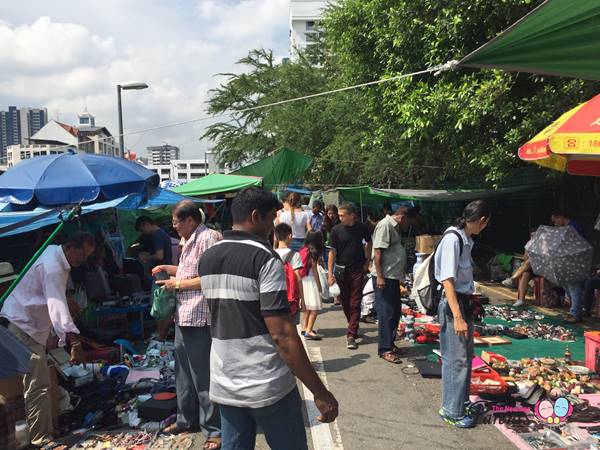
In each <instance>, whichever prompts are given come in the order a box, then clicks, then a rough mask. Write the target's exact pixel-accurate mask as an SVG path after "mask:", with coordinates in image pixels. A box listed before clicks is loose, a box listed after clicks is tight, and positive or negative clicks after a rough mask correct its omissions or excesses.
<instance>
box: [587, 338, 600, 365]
mask: <svg viewBox="0 0 600 450" xmlns="http://www.w3.org/2000/svg"><path fill="white" fill-rule="evenodd" d="M584 336H585V367H587V368H588V369H590V370H591V371H592V372H597V370H596V369H598V370H600V367H596V356H598V355H597V354H596V352H598V353H600V331H586V332H585V333H584Z"/></svg>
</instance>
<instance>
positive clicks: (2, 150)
mask: <svg viewBox="0 0 600 450" xmlns="http://www.w3.org/2000/svg"><path fill="white" fill-rule="evenodd" d="M47 122H48V110H47V109H46V108H20V109H19V108H17V107H16V106H9V107H8V111H0V162H4V161H5V158H6V148H7V147H8V146H9V145H18V144H23V145H25V144H28V143H29V142H28V139H29V137H31V136H32V135H33V134H35V133H37V132H38V131H39V130H40V129H41V128H42V127H43V126H44V125H46V123H47Z"/></svg>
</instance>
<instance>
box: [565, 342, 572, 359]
mask: <svg viewBox="0 0 600 450" xmlns="http://www.w3.org/2000/svg"><path fill="white" fill-rule="evenodd" d="M571 356H572V354H571V350H569V346H568V345H567V348H566V349H565V361H566V362H570V361H571Z"/></svg>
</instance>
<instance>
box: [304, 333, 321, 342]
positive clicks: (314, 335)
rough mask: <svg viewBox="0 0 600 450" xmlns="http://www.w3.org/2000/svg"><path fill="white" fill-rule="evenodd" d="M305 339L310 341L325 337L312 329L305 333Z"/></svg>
mask: <svg viewBox="0 0 600 450" xmlns="http://www.w3.org/2000/svg"><path fill="white" fill-rule="evenodd" d="M304 339H306V340H309V341H320V340H321V339H323V336H321V335H320V334H317V333H315V332H314V331H312V332H310V333H304Z"/></svg>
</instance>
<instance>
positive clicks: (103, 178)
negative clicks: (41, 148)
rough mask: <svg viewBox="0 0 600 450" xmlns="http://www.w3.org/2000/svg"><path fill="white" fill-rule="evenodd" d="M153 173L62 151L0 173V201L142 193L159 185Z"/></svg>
mask: <svg viewBox="0 0 600 450" xmlns="http://www.w3.org/2000/svg"><path fill="white" fill-rule="evenodd" d="M158 183H159V177H158V175H157V174H156V173H154V172H152V171H151V170H148V169H146V168H145V167H143V166H142V165H140V164H138V163H136V162H134V161H128V160H125V159H121V158H114V157H112V156H101V155H94V154H88V153H75V154H74V153H63V154H60V155H49V156H39V157H35V158H31V159H28V160H25V161H23V162H21V163H19V164H17V165H16V166H15V167H13V168H11V169H9V170H8V171H6V173H4V174H3V175H0V202H8V203H13V204H19V205H24V204H28V203H30V202H31V201H33V200H35V201H36V202H37V203H38V204H40V205H47V206H52V205H65V204H72V203H80V202H83V203H88V202H92V201H96V200H101V201H106V200H112V199H115V198H118V197H123V196H125V195H129V194H144V193H146V192H147V190H148V189H151V188H155V187H157V186H158Z"/></svg>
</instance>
